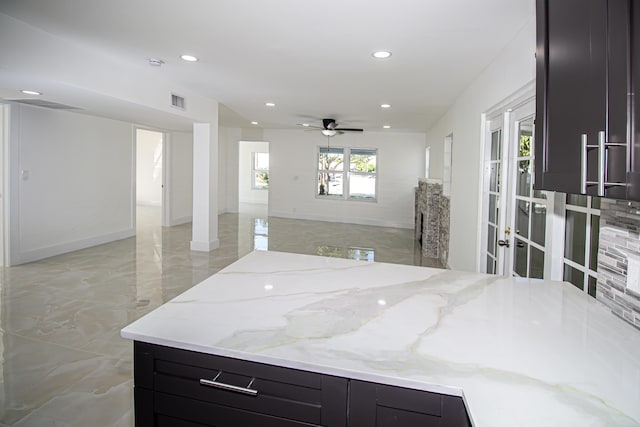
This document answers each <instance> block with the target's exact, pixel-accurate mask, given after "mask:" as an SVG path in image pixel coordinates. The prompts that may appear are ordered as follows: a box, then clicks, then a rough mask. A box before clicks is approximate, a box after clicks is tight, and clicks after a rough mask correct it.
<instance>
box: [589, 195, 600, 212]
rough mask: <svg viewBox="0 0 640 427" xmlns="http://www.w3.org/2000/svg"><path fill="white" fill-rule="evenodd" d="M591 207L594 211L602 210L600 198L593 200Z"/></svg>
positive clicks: (593, 198)
mask: <svg viewBox="0 0 640 427" xmlns="http://www.w3.org/2000/svg"><path fill="white" fill-rule="evenodd" d="M591 207H592V208H594V209H600V197H592V198H591Z"/></svg>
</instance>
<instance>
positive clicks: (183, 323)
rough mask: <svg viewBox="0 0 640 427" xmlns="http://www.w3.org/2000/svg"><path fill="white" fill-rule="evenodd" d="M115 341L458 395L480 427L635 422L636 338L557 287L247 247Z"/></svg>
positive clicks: (599, 308) (639, 350)
mask: <svg viewBox="0 0 640 427" xmlns="http://www.w3.org/2000/svg"><path fill="white" fill-rule="evenodd" d="M122 336H123V337H125V338H129V339H136V340H140V341H146V342H152V343H156V344H162V345H169V346H174V347H180V348H185V349H190V350H195V351H203V352H208V353H213V354H219V355H226V356H232V357H241V358H245V359H249V360H254V361H258V362H266V363H275V364H279V365H283V366H288V367H292V368H301V369H308V370H313V371H316V372H323V373H327V374H333V375H342V376H347V377H351V378H357V379H363V380H370V381H379V382H384V383H388V384H394V385H400V386H410V387H414V388H419V389H424V390H431V391H436V392H442V393H448V394H453V395H459V396H462V397H463V398H464V399H465V402H466V404H467V407H468V409H469V412H470V416H471V418H472V420H473V422H474V425H475V426H480V427H484V426H489V427H499V426H515V425H518V426H541V425H544V426H585V425H588V426H638V425H640V358H639V357H638V355H640V333H638V331H637V330H636V329H635V328H633V327H632V326H630V325H628V324H626V323H625V322H623V321H622V320H620V319H619V318H617V317H615V316H614V315H612V314H611V313H610V310H609V309H608V308H607V307H605V306H604V305H603V304H601V303H599V302H598V301H596V300H594V299H593V298H590V297H588V296H587V295H585V294H584V293H582V292H580V291H578V290H577V289H575V288H574V287H573V286H572V285H570V284H567V283H560V282H551V281H541V280H532V281H529V280H521V279H520V280H517V279H514V278H506V277H501V276H487V275H482V274H477V273H463V272H456V271H449V270H437V269H431V268H423V267H414V266H404V265H392V264H385V263H365V262H362V261H353V260H345V259H331V258H323V257H313V256H307V255H294V254H285V253H279V252H253V253H251V254H249V255H247V256H245V257H244V258H242V259H240V260H239V261H237V262H236V263H234V264H232V265H230V266H228V267H226V268H225V269H223V270H221V271H220V272H218V273H217V274H215V275H213V276H211V277H209V278H207V279H205V280H204V281H203V282H202V283H200V284H198V285H196V286H194V287H193V288H191V289H189V290H188V291H186V292H184V293H183V294H181V295H179V296H177V297H176V298H174V299H173V300H171V301H169V302H168V303H166V304H164V305H162V306H161V307H159V308H157V309H156V310H154V311H152V312H151V313H149V314H147V315H145V316H144V317H142V318H141V319H139V320H137V321H136V322H134V323H132V324H131V325H129V326H127V327H126V328H124V329H123V330H122Z"/></svg>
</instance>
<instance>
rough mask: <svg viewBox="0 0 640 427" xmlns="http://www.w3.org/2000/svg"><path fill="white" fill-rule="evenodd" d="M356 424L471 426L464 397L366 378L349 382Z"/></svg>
mask: <svg viewBox="0 0 640 427" xmlns="http://www.w3.org/2000/svg"><path fill="white" fill-rule="evenodd" d="M349 396H350V399H349V425H350V426H354V427H432V426H433V427H470V426H471V422H470V421H469V418H468V416H467V411H466V410H465V407H464V402H463V401H462V398H460V397H455V396H447V395H443V394H438V393H429V392H425V391H419V390H411V389H406V388H400V387H393V386H388V385H384V384H377V383H370V382H365V381H354V380H352V381H351V382H350V389H349Z"/></svg>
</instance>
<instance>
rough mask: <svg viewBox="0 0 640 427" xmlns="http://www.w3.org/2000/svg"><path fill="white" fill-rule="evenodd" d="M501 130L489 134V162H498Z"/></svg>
mask: <svg viewBox="0 0 640 427" xmlns="http://www.w3.org/2000/svg"><path fill="white" fill-rule="evenodd" d="M501 136H502V130H496V131H494V132H492V133H491V160H499V159H500V154H501V151H502V144H501V142H502V138H501Z"/></svg>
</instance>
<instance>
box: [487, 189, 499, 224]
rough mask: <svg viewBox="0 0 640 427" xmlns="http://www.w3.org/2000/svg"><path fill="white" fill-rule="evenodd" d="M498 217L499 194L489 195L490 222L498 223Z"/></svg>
mask: <svg viewBox="0 0 640 427" xmlns="http://www.w3.org/2000/svg"><path fill="white" fill-rule="evenodd" d="M497 217H498V206H497V196H494V195H493V194H491V195H489V222H492V223H494V224H495V223H496V222H497V221H496V219H497Z"/></svg>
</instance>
